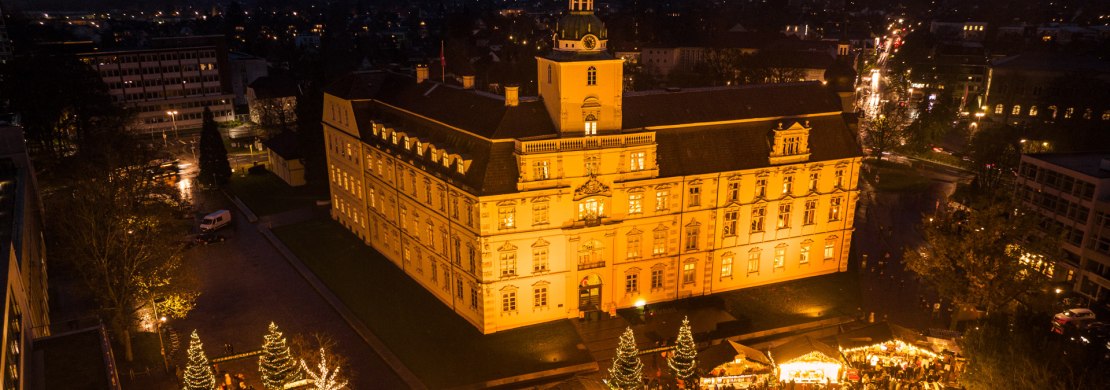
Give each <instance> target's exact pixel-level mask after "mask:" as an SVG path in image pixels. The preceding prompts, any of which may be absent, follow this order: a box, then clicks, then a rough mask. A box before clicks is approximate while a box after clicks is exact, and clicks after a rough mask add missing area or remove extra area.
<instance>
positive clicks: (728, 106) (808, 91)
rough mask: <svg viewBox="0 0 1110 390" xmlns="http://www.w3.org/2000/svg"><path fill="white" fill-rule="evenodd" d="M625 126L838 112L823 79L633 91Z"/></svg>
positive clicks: (626, 108) (626, 107) (627, 98)
mask: <svg viewBox="0 0 1110 390" xmlns="http://www.w3.org/2000/svg"><path fill="white" fill-rule="evenodd" d="M623 108H624V116H623V117H622V120H623V121H624V128H625V129H636V128H643V127H654V126H676V125H683V124H690V123H705V122H719V121H730V120H741V119H752V118H771V117H784V116H798V115H805V114H814V113H829V112H839V111H840V110H841V106H840V102H839V101H837V100H835V99H833V98H832V95H831V93H830V92H829V91H828V90H827V89H825V88H824V87H823V86H822V85H821V83H819V82H804V83H784V84H759V85H746V86H739V87H714V88H693V89H683V90H679V91H674V92H669V91H646V92H631V93H626V94H625V95H624V107H623Z"/></svg>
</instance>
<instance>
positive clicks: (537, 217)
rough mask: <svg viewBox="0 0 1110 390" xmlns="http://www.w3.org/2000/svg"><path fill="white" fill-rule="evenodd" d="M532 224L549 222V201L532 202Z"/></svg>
mask: <svg viewBox="0 0 1110 390" xmlns="http://www.w3.org/2000/svg"><path fill="white" fill-rule="evenodd" d="M532 224H533V225H544V224H547V203H533V204H532Z"/></svg>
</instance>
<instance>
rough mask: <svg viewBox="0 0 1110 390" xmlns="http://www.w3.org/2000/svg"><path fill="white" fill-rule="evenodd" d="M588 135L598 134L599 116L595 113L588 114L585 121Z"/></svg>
mask: <svg viewBox="0 0 1110 390" xmlns="http://www.w3.org/2000/svg"><path fill="white" fill-rule="evenodd" d="M584 129H585V132H586V135H597V116H595V115H594V114H590V115H586V122H585V128H584Z"/></svg>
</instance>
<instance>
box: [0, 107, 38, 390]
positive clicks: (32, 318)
mask: <svg viewBox="0 0 1110 390" xmlns="http://www.w3.org/2000/svg"><path fill="white" fill-rule="evenodd" d="M43 219H44V216H43V208H42V199H41V198H40V197H39V192H38V185H37V183H36V180H35V171H34V168H33V167H32V165H31V160H30V158H28V156H27V151H26V149H25V146H24V141H23V129H22V128H19V127H14V126H2V127H0V252H2V253H3V254H4V257H5V259H6V261H5V264H6V266H5V267H4V268H5V271H4V273H3V277H2V280H4V284H3V286H4V297H5V299H4V302H5V306H4V307H5V309H4V318H5V321H4V323H3V334H2V335H0V340H2V342H3V344H2V345H4V351H3V353H0V367H3V370H4V373H3V378H4V380H3V386H4V388H5V389H24V388H34V387H33V386H29V385H27V383H26V380H27V379H26V378H27V377H28V376H29V374H30V371H31V370H33V369H34V365H35V364H34V357H33V356H31V355H28V351H30V350H31V348H30V347H31V340H32V339H33V338H38V337H44V336H48V335H50V304H49V299H48V295H47V290H48V288H47V272H46V247H45V245H46V244H45V242H44V241H43Z"/></svg>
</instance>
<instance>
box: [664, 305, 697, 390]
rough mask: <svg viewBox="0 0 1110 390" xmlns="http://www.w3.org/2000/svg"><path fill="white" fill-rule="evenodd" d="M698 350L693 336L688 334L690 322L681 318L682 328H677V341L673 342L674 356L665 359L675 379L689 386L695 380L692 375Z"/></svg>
mask: <svg viewBox="0 0 1110 390" xmlns="http://www.w3.org/2000/svg"><path fill="white" fill-rule="evenodd" d="M697 357H698V350H697V345H696V344H694V335H693V334H692V333H691V332H690V320H688V319H686V318H685V317H683V318H682V326H681V327H679V328H678V339H677V340H676V341H675V347H674V354H672V355H671V356H669V357H667V367H670V368H671V372H673V373H674V377H675V379H678V380H680V381H682V383H683V384H685V385H687V386H690V385H691V381H693V380H695V378H694V375H696V374H697V373H696V372H695V369H696V368H697V366H698V363H697V360H696V359H697Z"/></svg>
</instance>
